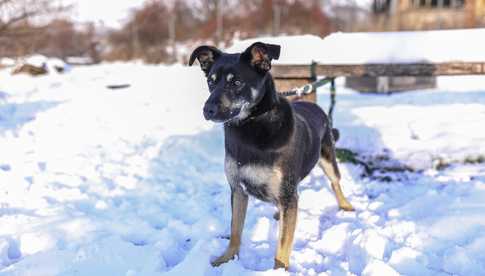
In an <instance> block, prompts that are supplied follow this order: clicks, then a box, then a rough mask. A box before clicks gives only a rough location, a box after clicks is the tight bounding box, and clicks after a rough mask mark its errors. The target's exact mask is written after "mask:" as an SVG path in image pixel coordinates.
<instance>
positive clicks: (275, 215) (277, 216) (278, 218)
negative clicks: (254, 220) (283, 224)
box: [273, 211, 280, 220]
mask: <svg viewBox="0 0 485 276" xmlns="http://www.w3.org/2000/svg"><path fill="white" fill-rule="evenodd" d="M273 218H274V219H275V220H280V212H279V211H276V212H275V213H274V214H273Z"/></svg>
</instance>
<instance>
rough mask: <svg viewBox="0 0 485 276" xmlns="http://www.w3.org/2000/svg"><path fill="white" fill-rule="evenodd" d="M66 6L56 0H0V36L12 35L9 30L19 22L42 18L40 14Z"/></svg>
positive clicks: (60, 9) (59, 9) (58, 10)
mask: <svg viewBox="0 0 485 276" xmlns="http://www.w3.org/2000/svg"><path fill="white" fill-rule="evenodd" d="M67 8H68V7H66V6H64V5H61V3H60V2H59V1H56V0H0V36H3V35H6V34H9V35H12V33H9V31H11V29H12V28H14V27H15V26H16V25H17V24H19V23H22V22H25V21H28V20H34V19H37V20H42V18H41V17H42V16H47V15H49V14H53V13H58V12H61V11H65V10H66V9H67Z"/></svg>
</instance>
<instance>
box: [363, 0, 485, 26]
mask: <svg viewBox="0 0 485 276" xmlns="http://www.w3.org/2000/svg"><path fill="white" fill-rule="evenodd" d="M372 13H373V14H374V15H375V16H374V18H375V20H376V22H375V23H376V24H375V25H374V26H375V27H376V30H377V31H407V30H432V29H433V30H434V29H460V28H475V27H480V26H485V0H374V1H373V4H372Z"/></svg>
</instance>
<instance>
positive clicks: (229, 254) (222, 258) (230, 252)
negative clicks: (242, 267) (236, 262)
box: [211, 250, 237, 266]
mask: <svg viewBox="0 0 485 276" xmlns="http://www.w3.org/2000/svg"><path fill="white" fill-rule="evenodd" d="M236 255H237V252H234V251H233V250H227V251H226V253H224V255H222V256H220V257H219V258H216V259H215V260H214V261H212V262H211V265H212V266H220V265H221V264H224V263H227V262H229V261H230V260H232V259H234V257H235V256H236Z"/></svg>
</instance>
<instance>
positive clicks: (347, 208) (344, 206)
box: [339, 202, 355, 212]
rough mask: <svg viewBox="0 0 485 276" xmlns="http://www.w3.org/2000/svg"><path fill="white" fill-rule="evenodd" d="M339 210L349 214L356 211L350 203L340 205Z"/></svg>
mask: <svg viewBox="0 0 485 276" xmlns="http://www.w3.org/2000/svg"><path fill="white" fill-rule="evenodd" d="M339 208H340V209H341V210H344V211H348V212H352V211H355V209H354V207H353V206H352V204H350V203H349V202H342V203H341V204H339Z"/></svg>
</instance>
